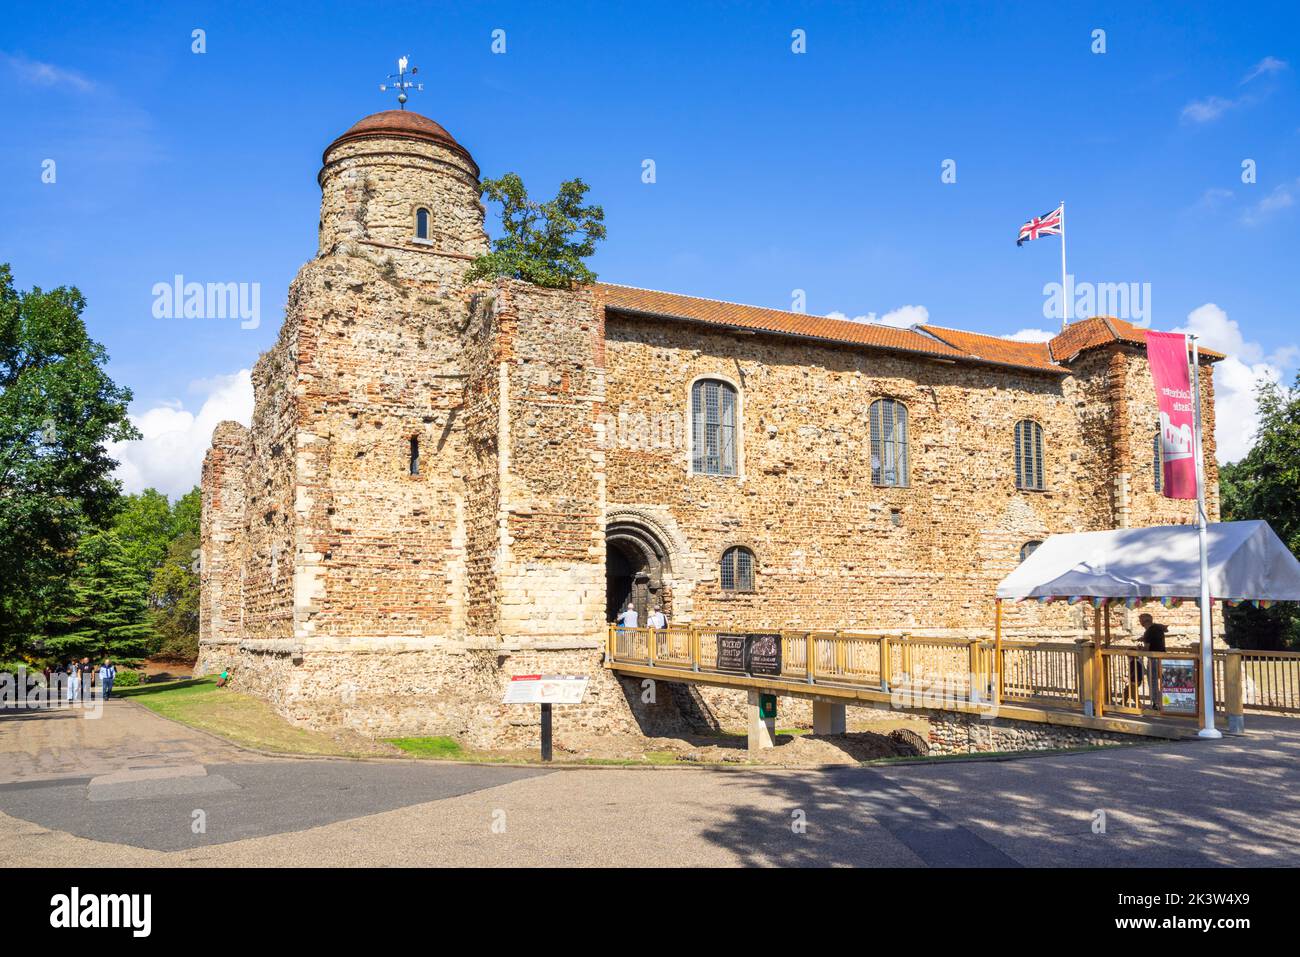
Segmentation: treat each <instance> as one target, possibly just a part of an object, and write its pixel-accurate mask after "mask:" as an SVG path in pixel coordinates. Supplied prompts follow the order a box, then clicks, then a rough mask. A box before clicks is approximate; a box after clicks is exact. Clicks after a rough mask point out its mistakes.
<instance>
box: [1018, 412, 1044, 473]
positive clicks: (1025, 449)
mask: <svg viewBox="0 0 1300 957" xmlns="http://www.w3.org/2000/svg"><path fill="white" fill-rule="evenodd" d="M1044 487H1045V486H1044V483H1043V427H1042V426H1041V425H1039V424H1038V423H1037V422H1034V421H1032V420H1030V419H1024V420H1022V421H1020V422H1017V423H1016V488H1028V489H1038V490H1041V489H1043V488H1044Z"/></svg>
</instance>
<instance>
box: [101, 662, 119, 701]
mask: <svg viewBox="0 0 1300 957" xmlns="http://www.w3.org/2000/svg"><path fill="white" fill-rule="evenodd" d="M115 678H117V668H116V667H114V665H113V662H111V661H109V660H108V659H107V658H105V659H104V663H103V664H102V665H100V666H99V696H100V697H101V698H103V699H104V700H105V701H107V700H108V696H109V695H110V694H112V693H113V680H114V679H115Z"/></svg>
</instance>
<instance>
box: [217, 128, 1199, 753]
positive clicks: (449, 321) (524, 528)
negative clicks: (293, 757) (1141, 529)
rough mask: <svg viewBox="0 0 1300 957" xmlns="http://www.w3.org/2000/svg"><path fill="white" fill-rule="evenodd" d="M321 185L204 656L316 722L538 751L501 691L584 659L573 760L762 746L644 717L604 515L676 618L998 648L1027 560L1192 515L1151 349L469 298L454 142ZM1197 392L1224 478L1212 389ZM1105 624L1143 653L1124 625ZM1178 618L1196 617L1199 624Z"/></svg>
mask: <svg viewBox="0 0 1300 957" xmlns="http://www.w3.org/2000/svg"><path fill="white" fill-rule="evenodd" d="M319 182H320V185H321V190H322V201H321V218H320V228H319V239H320V254H319V256H318V257H317V258H316V259H315V260H313V261H312V262H310V263H308V264H307V265H306V266H304V267H303V269H302V270H301V271H300V272H299V274H298V276H297V277H296V278H295V280H294V282H293V284H292V286H291V287H290V291H289V299H288V303H287V306H286V310H285V321H284V325H283V327H282V329H281V331H280V337H279V339H278V340H277V342H276V344H275V345H274V346H273V347H272V348H271V349H270V350H269V351H268V352H267V353H265V354H264V355H263V356H262V357H261V358H260V359H259V360H258V362H257V363H256V365H255V367H254V372H253V382H254V390H255V411H254V415H253V421H252V426H251V428H250V429H248V430H244V429H242V427H240V426H238V425H236V424H234V423H223V424H222V425H220V426H219V427H218V429H217V430H216V432H215V433H214V443H213V447H212V449H211V450H210V452H209V453H208V456H207V458H206V460H205V466H204V475H203V502H204V516H203V528H202V561H203V567H202V583H203V594H202V599H201V608H200V631H201V635H200V637H201V645H200V647H201V653H200V668H201V670H206V671H213V670H219V669H220V668H222V667H225V666H227V665H230V664H232V663H233V665H234V667H235V670H236V675H237V678H236V682H237V686H238V687H241V688H244V689H246V690H249V691H251V692H253V693H255V694H257V695H259V696H261V697H263V698H265V699H266V700H268V701H270V702H271V703H272V704H273V706H274V707H275V708H276V709H277V710H278V711H279V712H280V713H282V714H284V715H286V716H287V717H288V718H289V719H290V720H292V721H294V722H297V723H301V724H304V725H308V726H312V727H319V728H331V727H346V728H352V729H355V730H359V731H363V732H365V733H368V734H374V735H377V736H397V735H402V734H451V735H454V736H457V737H458V738H460V739H462V740H464V741H465V742H466V743H468V744H470V745H471V746H476V747H488V746H519V745H528V746H531V745H532V744H533V743H535V739H536V731H537V728H536V717H535V714H534V713H533V712H535V709H531V710H530V709H526V708H525V709H520V708H511V707H506V706H504V705H502V704H500V698H501V695H502V694H503V692H504V687H505V684H506V682H507V681H508V679H509V677H510V676H511V675H513V674H522V673H536V672H573V673H581V674H589V675H591V677H592V682H591V689H590V691H589V693H588V700H587V702H585V703H584V704H583V705H582V706H580V707H578V708H573V709H565V710H564V712H563V713H564V715H565V718H564V722H563V723H562V725H561V726H560V727H557V744H559V743H560V742H562V741H563V740H564V738H563V735H564V734H565V733H566V731H565V730H564V727H565V726H567V727H568V728H569V729H570V731H569V732H568V733H571V734H572V735H574V740H577V738H578V737H580V736H581V735H584V734H611V733H661V732H663V731H664V730H665V729H666V730H668V731H671V730H672V729H677V732H676V733H681V731H682V729H691V728H697V729H698V728H699V727H714V726H716V727H727V728H731V729H743V727H744V723H745V722H744V710H743V703H744V700H745V699H744V695H743V694H742V693H739V692H729V691H725V690H724V689H709V688H699V689H694V690H687V691H683V690H682V689H680V688H671V687H670V688H669V689H668V693H667V694H659V695H656V696H655V699H654V700H653V701H650V700H643V696H642V689H641V687H640V685H639V684H638V683H634V682H628V681H620V680H618V679H616V678H614V677H613V676H612V675H611V674H610V673H609V672H608V671H606V670H605V669H604V668H602V667H600V655H601V649H602V648H603V645H604V634H605V601H606V583H605V549H606V544H605V536H606V529H607V527H608V525H609V524H610V523H611V522H614V521H616V522H619V523H626V524H630V525H635V526H637V527H639V528H642V529H644V530H646V532H647V534H648V535H650V536H651V537H653V538H655V539H657V540H659V541H660V544H661V545H662V546H663V550H664V555H663V564H664V568H663V569H662V578H663V584H664V586H665V589H666V592H665V595H664V597H665V599H666V600H667V603H668V608H669V610H670V611H671V613H672V616H673V620H674V621H675V622H676V623H679V624H684V623H694V624H697V625H701V626H715V627H726V628H728V629H736V630H758V629H768V628H774V627H776V628H837V629H861V630H868V631H871V630H886V629H888V630H905V631H910V632H913V633H915V634H918V635H920V634H935V635H947V636H972V637H973V636H979V637H984V636H987V635H988V633H989V629H990V628H991V626H992V595H993V587H994V585H995V584H996V582H997V581H998V580H999V579H1001V578H1002V577H1003V576H1004V575H1005V574H1006V573H1007V572H1008V571H1010V570H1011V569H1012V568H1013V567H1014V566H1015V564H1016V562H1017V561H1018V559H1019V550H1020V548H1021V546H1022V545H1023V544H1025V543H1026V542H1028V541H1033V540H1039V539H1043V538H1045V537H1046V536H1047V535H1049V534H1051V533H1053V532H1061V531H1072V530H1077V529H1093V528H1109V527H1112V526H1114V525H1115V524H1117V523H1132V524H1151V523H1157V522H1168V521H1178V520H1180V518H1179V516H1184V515H1186V514H1187V513H1188V511H1189V510H1188V508H1187V503H1178V502H1169V501H1168V500H1165V499H1163V498H1162V497H1160V496H1157V495H1155V494H1154V492H1153V489H1152V488H1151V487H1150V486H1151V477H1150V471H1151V470H1150V460H1149V457H1150V448H1149V433H1150V432H1151V430H1152V429H1153V425H1152V423H1154V421H1155V411H1154V410H1155V401H1154V395H1153V394H1152V389H1151V385H1150V375H1149V372H1148V371H1147V370H1146V367H1145V359H1144V358H1143V357H1142V356H1141V355H1140V354H1139V353H1140V350H1134V349H1130V348H1128V347H1122V346H1114V347H1106V348H1104V349H1098V350H1094V351H1091V352H1088V353H1085V354H1084V355H1082V356H1080V357H1078V358H1077V359H1075V360H1074V362H1073V364H1072V367H1071V374H1070V375H1066V376H1057V375H1051V374H1038V373H1033V372H1027V371H1018V370H1014V369H1009V368H998V367H992V366H974V365H970V364H953V363H940V362H935V361H930V360H927V359H925V358H922V357H914V356H907V355H902V354H886V353H881V352H871V351H867V350H858V349H852V348H842V347H834V346H830V345H826V344H817V343H814V342H808V341H797V340H793V339H781V338H776V337H772V336H761V335H736V334H733V333H728V332H725V331H720V330H716V329H709V328H706V327H703V326H700V325H692V324H687V323H682V322H674V321H668V320H656V319H652V318H646V317H642V318H639V319H637V320H629V319H626V318H618V317H617V316H614V315H612V314H611V315H607V314H606V313H605V311H604V310H603V309H600V308H598V307H597V306H596V303H595V301H594V299H593V296H592V294H591V292H590V291H589V290H584V289H576V290H548V289H539V288H536V287H532V286H529V285H527V284H524V283H521V282H517V281H513V280H501V281H496V282H482V283H477V284H474V285H468V284H466V283H465V281H464V278H463V277H464V272H465V269H466V267H467V265H468V263H469V262H470V261H471V260H472V259H473V258H474V257H475V256H476V255H479V254H481V253H483V252H485V251H486V250H487V249H488V242H487V237H486V235H485V234H484V232H483V213H484V211H483V206H482V204H481V202H480V201H479V183H478V179H477V169H476V167H475V166H474V164H473V163H472V161H470V160H468V159H467V158H466V157H465V156H464V155H462V154H461V153H459V152H458V151H456V150H454V149H450V148H447V147H444V146H441V145H439V144H436V143H428V142H425V141H422V140H415V139H411V138H406V137H399V136H393V137H388V136H378V137H369V138H366V139H363V140H355V141H350V142H347V143H344V144H342V145H340V146H337V147H334V148H332V149H331V150H330V151H329V154H328V155H327V156H326V158H325V165H324V167H323V168H322V170H321V173H320V177H319ZM420 207H424V208H427V209H429V210H430V213H431V217H432V223H431V230H432V231H431V235H430V238H429V240H427V241H421V240H417V239H416V238H415V236H414V222H415V212H416V210H417V209H418V208H420ZM1209 371H1210V367H1209V366H1207V367H1206V372H1207V373H1208V372H1209ZM701 376H707V377H719V378H723V379H725V380H727V381H729V382H731V383H733V384H734V385H735V386H736V387H737V389H738V390H739V391H740V396H741V403H740V408H741V435H740V460H741V474H740V475H739V476H736V477H719V476H702V475H692V474H691V473H690V469H689V429H688V425H689V403H690V384H691V382H692V381H693V380H694V379H696V378H698V377H701ZM1203 388H1204V390H1205V395H1206V399H1207V409H1208V413H1207V440H1208V441H1207V449H1206V455H1207V460H1208V461H1209V462H1210V463H1213V461H1214V453H1213V442H1212V434H1213V433H1212V423H1213V417H1212V416H1213V382H1212V376H1211V375H1209V374H1207V375H1205V376H1204V377H1203ZM879 397H892V398H896V399H900V400H902V401H903V402H904V403H905V404H906V406H907V408H908V410H909V423H908V426H909V452H910V482H909V484H908V486H907V487H903V488H878V487H875V486H873V485H872V483H871V469H870V448H869V431H868V428H867V418H866V416H867V409H868V407H869V405H870V402H871V401H872V400H873V399H875V398H879ZM1022 418H1032V419H1034V420H1036V421H1038V422H1039V423H1041V424H1042V425H1043V428H1044V431H1045V436H1046V464H1047V476H1048V482H1047V485H1048V487H1047V489H1046V490H1045V491H1042V492H1031V491H1019V490H1017V489H1016V488H1015V477H1014V457H1013V455H1012V448H1011V443H1012V435H1013V429H1014V425H1015V422H1016V421H1017V420H1019V419H1022ZM412 440H414V441H415V443H416V445H417V447H418V469H417V471H416V474H412V472H411V468H410V455H411V449H412V445H411V443H412ZM1216 474H1217V473H1216ZM1211 502H1212V505H1211V509H1212V512H1214V513H1215V514H1217V490H1216V491H1215V492H1213V493H1212V495H1211ZM737 544H739V545H745V546H747V547H749V548H751V549H752V550H753V551H754V553H755V556H756V558H757V571H756V588H755V591H754V592H753V593H750V594H736V593H724V592H723V591H722V590H721V588H720V586H719V581H718V565H719V559H720V556H721V554H722V552H723V551H724V550H725V549H726V548H727V547H729V546H731V545H737ZM1109 614H1110V615H1111V624H1112V629H1113V630H1114V632H1115V635H1116V640H1117V641H1123V640H1124V639H1126V638H1128V639H1131V638H1132V636H1133V634H1134V629H1135V628H1136V620H1135V619H1136V616H1135V614H1132V613H1129V612H1127V611H1125V610H1122V609H1120V610H1113V611H1111V612H1110V613H1109ZM1157 617H1159V618H1160V619H1161V620H1164V621H1166V622H1168V623H1170V624H1171V625H1173V630H1174V633H1175V634H1176V635H1177V634H1187V633H1193V632H1194V630H1195V623H1196V619H1195V610H1194V609H1181V610H1179V611H1172V610H1171V611H1169V612H1165V611H1164V610H1159V613H1158V616H1157ZM1090 621H1091V616H1090V615H1089V614H1088V612H1087V610H1086V609H1085V608H1083V607H1075V608H1068V607H1066V606H1064V605H1063V604H1056V605H1051V606H1039V605H1037V604H1036V603H1027V604H1024V605H1009V606H1007V608H1006V622H1005V624H1006V635H1007V636H1008V638H1010V637H1049V636H1051V637H1053V638H1056V639H1058V640H1068V639H1069V638H1070V637H1078V636H1080V635H1081V634H1082V635H1086V634H1087V633H1088V630H1089V629H1090ZM781 708H782V710H781V712H780V714H781V716H782V717H781V718H780V720H781V721H782V723H783V724H784V723H785V722H787V721H788V722H789V724H791V725H793V726H796V727H797V726H802V725H806V724H808V723H810V722H811V708H810V705H809V704H808V702H807V701H804V700H801V699H793V698H790V699H786V700H785V701H784V702H783V703H782V705H781ZM1035 727H1039V726H1035ZM655 729H658V730H655ZM977 730H978V729H977ZM975 733H976V732H975V731H969V732H968V736H969V735H970V734H975ZM999 733H1000V732H999ZM951 734H957V732H955V731H954V732H951ZM951 734H950V733H949V732H947V731H945V732H944V735H945V737H944V738H943V741H945V742H946V741H948V738H949V737H951ZM953 740H956V739H955V738H954V739H953ZM1025 740H1039V739H1038V738H1032V736H1031V737H1029V738H1026V739H1025ZM1043 740H1046V739H1043ZM943 746H948V745H947V744H944V745H943ZM952 746H954V747H955V746H956V745H952Z"/></svg>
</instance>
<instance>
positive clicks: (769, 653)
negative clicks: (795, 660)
mask: <svg viewBox="0 0 1300 957" xmlns="http://www.w3.org/2000/svg"><path fill="white" fill-rule="evenodd" d="M745 638H746V645H745V651H746V655H745V658H746V659H747V662H748V666H747V667H746V669H745V670H746V671H748V672H749V673H750V674H751V675H777V676H779V675H780V674H781V636H780V635H746V636H745Z"/></svg>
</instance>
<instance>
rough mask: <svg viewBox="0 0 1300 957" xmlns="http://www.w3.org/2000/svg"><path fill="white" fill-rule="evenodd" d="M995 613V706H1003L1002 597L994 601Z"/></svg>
mask: <svg viewBox="0 0 1300 957" xmlns="http://www.w3.org/2000/svg"><path fill="white" fill-rule="evenodd" d="M994 609H995V610H994V614H993V707H994V708H1000V707H1001V706H1002V599H1001V598H999V599H997V600H996V601H995V602H994Z"/></svg>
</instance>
